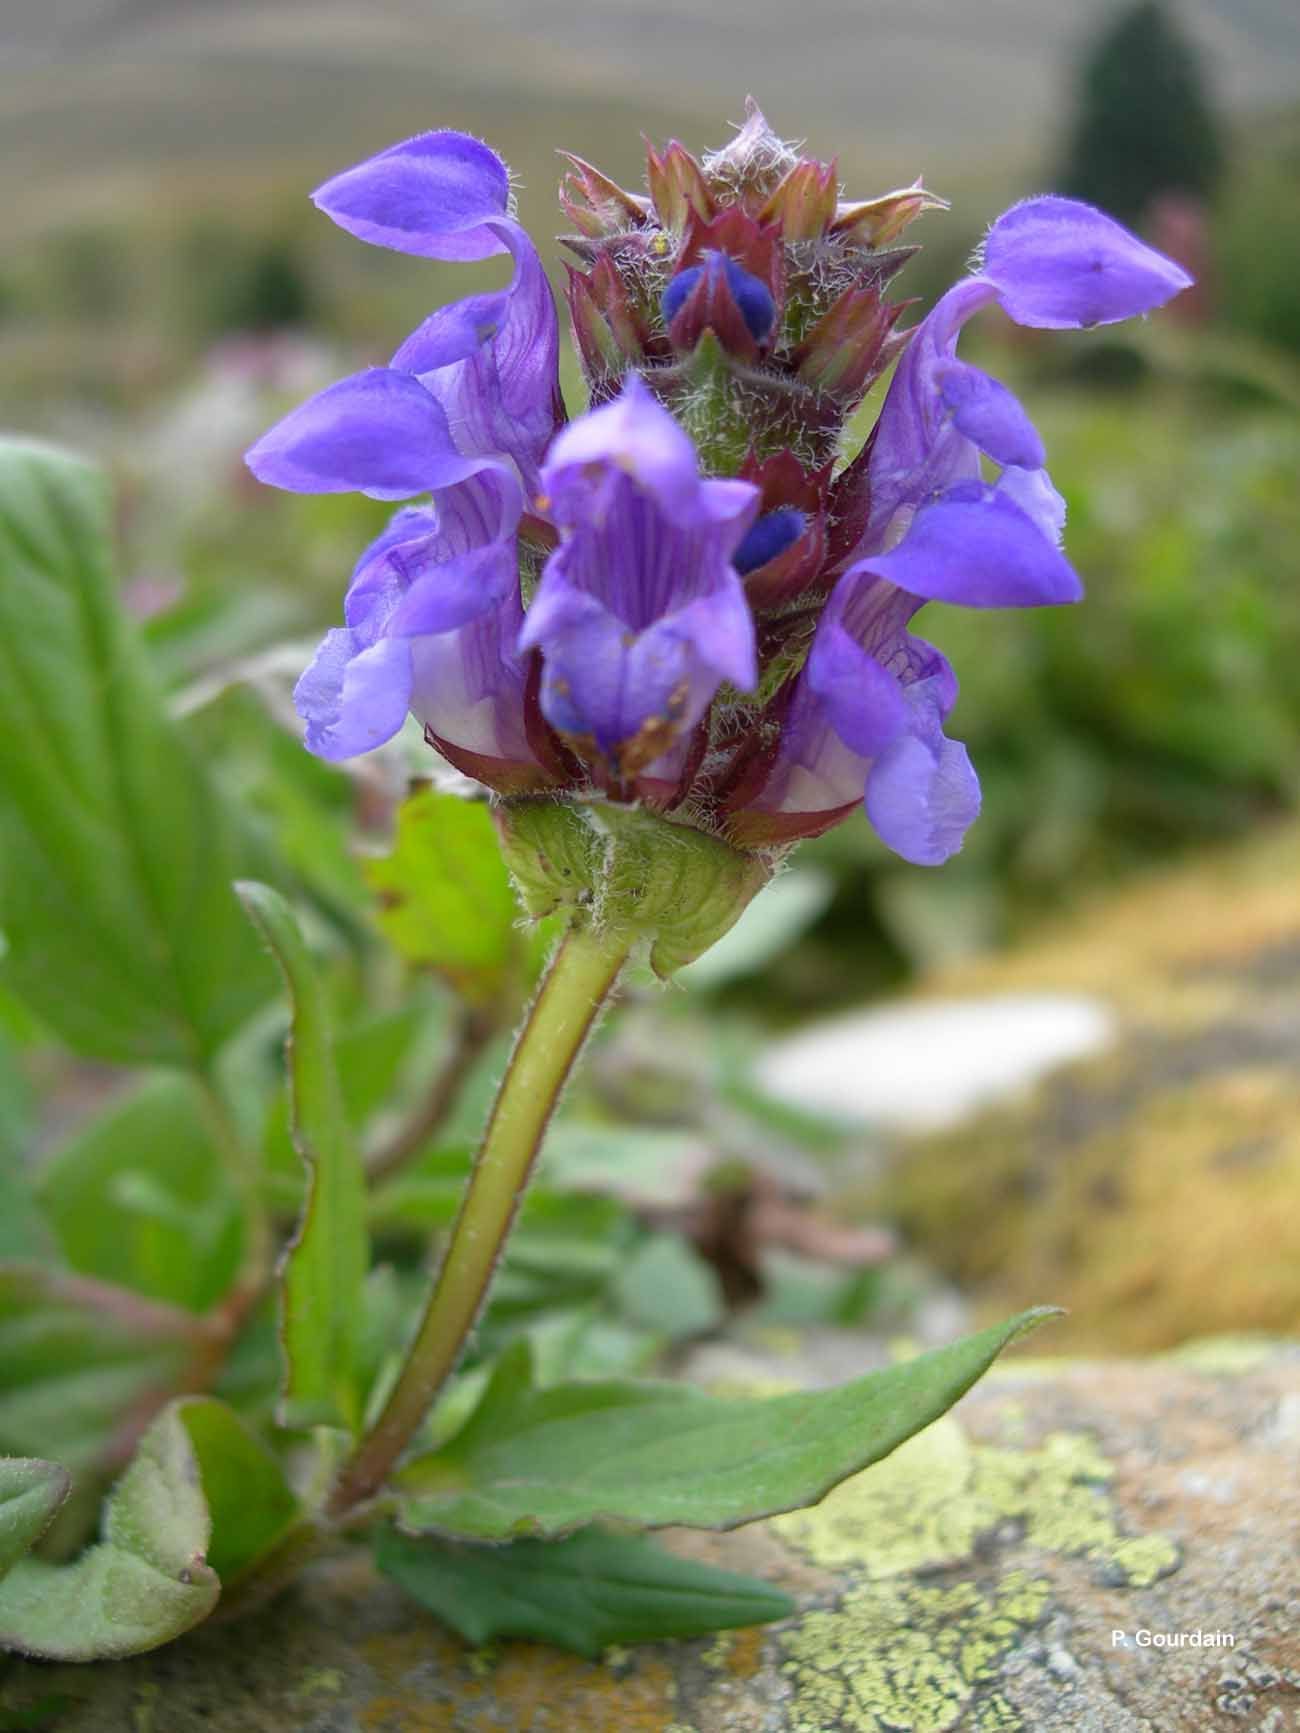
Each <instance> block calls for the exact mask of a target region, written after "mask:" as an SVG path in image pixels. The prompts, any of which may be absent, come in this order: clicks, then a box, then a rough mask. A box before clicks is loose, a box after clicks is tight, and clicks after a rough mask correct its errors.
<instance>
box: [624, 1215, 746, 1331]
mask: <svg viewBox="0 0 1300 1733" xmlns="http://www.w3.org/2000/svg"><path fill="white" fill-rule="evenodd" d="M614 1293H615V1296H616V1297H617V1300H618V1303H619V1307H620V1309H621V1310H622V1312H623V1314H624V1316H625V1317H627V1318H629V1319H630V1320H631V1322H632V1323H634V1324H640V1325H642V1326H643V1327H644V1328H646V1329H652V1330H662V1331H663V1332H664V1333H665V1335H668V1336H671V1337H674V1338H678V1337H682V1336H696V1335H698V1334H699V1333H700V1332H701V1331H702V1330H711V1329H713V1328H714V1327H715V1326H716V1325H718V1324H720V1323H721V1322H722V1319H723V1318H724V1317H725V1315H726V1310H727V1307H726V1301H725V1300H724V1298H723V1294H722V1286H721V1284H720V1282H719V1281H718V1278H717V1276H716V1275H715V1274H714V1272H713V1270H711V1269H710V1268H709V1266H708V1264H706V1263H705V1262H704V1260H703V1258H701V1257H700V1256H699V1254H698V1253H697V1252H696V1251H694V1250H693V1249H692V1247H691V1245H690V1244H689V1242H688V1241H687V1240H686V1239H685V1238H684V1237H683V1236H682V1235H681V1234H667V1233H665V1234H653V1235H652V1236H651V1237H650V1238H649V1239H648V1240H647V1241H646V1243H645V1244H644V1245H643V1246H642V1247H641V1248H640V1250H639V1251H637V1252H636V1253H635V1254H634V1255H633V1256H632V1257H631V1258H629V1259H628V1261H627V1263H626V1264H624V1266H623V1269H622V1271H621V1272H620V1274H619V1277H618V1280H617V1281H616V1283H615V1285H614Z"/></svg>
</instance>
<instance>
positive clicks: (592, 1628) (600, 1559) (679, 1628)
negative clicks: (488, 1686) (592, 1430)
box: [375, 1528, 794, 1661]
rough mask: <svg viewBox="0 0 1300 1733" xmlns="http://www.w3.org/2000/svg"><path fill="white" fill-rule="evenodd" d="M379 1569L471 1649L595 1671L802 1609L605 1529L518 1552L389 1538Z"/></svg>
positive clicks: (382, 1541)
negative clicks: (549, 1650) (623, 1656)
mask: <svg viewBox="0 0 1300 1733" xmlns="http://www.w3.org/2000/svg"><path fill="white" fill-rule="evenodd" d="M375 1561H376V1563H377V1564H378V1566H379V1568H380V1570H381V1571H383V1572H384V1573H385V1574H386V1575H387V1576H390V1577H392V1578H393V1580H394V1581H395V1582H398V1583H400V1584H401V1586H402V1587H403V1588H404V1589H405V1590H406V1592H407V1593H408V1594H409V1595H411V1596H413V1597H414V1599H415V1600H417V1601H419V1603H420V1605H421V1606H423V1607H427V1608H428V1609H429V1611H430V1612H431V1613H434V1614H435V1615H436V1616H437V1617H438V1618H440V1619H441V1620H442V1621H443V1623H444V1624H447V1625H450V1626H451V1628H452V1629H453V1630H454V1631H457V1632H459V1634H460V1635H461V1636H462V1637H464V1638H466V1639H467V1641H469V1642H471V1643H488V1642H491V1641H492V1640H493V1639H494V1638H497V1637H531V1638H533V1639H534V1640H535V1641H537V1642H543V1643H554V1644H556V1645H557V1646H558V1647H559V1648H562V1649H572V1650H574V1651H575V1652H576V1653H577V1654H579V1655H586V1656H587V1657H588V1658H589V1659H590V1660H593V1661H594V1660H597V1659H599V1657H600V1655H601V1653H602V1652H603V1651H604V1650H605V1649H607V1648H608V1647H609V1645H610V1644H611V1643H653V1642H662V1641H664V1640H665V1639H667V1638H669V1637H696V1636H700V1635H702V1634H703V1633H704V1632H706V1631H721V1630H729V1629H732V1628H734V1627H735V1626H737V1625H761V1624H766V1623H768V1622H769V1621H770V1620H772V1619H784V1618H788V1617H789V1616H790V1614H791V1613H792V1612H793V1611H794V1603H793V1602H792V1601H791V1600H790V1599H789V1597H788V1596H786V1595H783V1594H782V1593H781V1592H780V1591H779V1590H777V1589H773V1588H769V1587H768V1585H767V1584H766V1583H759V1582H753V1581H751V1580H750V1578H748V1577H742V1576H735V1575H733V1574H732V1572H731V1571H723V1570H717V1569H715V1568H714V1567H713V1566H712V1565H705V1564H696V1563H695V1562H693V1561H692V1560H689V1559H681V1558H675V1557H674V1556H673V1554H672V1553H668V1552H664V1551H663V1549H662V1548H661V1547H658V1546H656V1545H655V1544H654V1543H653V1541H648V1540H645V1539H643V1538H642V1537H641V1536H640V1535H620V1534H610V1533H608V1532H607V1531H605V1530H602V1529H599V1528H588V1529H583V1530H582V1531H581V1532H580V1533H578V1534H575V1535H570V1536H569V1538H568V1539H567V1540H557V1541H537V1540H520V1541H515V1542H514V1544H513V1545H511V1546H454V1545H451V1544H449V1543H448V1542H445V1541H437V1540H432V1539H430V1538H428V1537H426V1536H420V1537H416V1536H412V1535H405V1534H401V1533H399V1532H398V1531H397V1530H395V1529H391V1528H390V1529H383V1530H381V1531H380V1533H379V1535H378V1536H377V1537H376V1543H375Z"/></svg>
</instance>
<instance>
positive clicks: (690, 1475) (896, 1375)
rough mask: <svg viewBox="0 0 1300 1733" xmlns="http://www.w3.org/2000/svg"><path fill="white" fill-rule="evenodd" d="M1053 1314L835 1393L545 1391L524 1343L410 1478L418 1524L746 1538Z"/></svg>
mask: <svg viewBox="0 0 1300 1733" xmlns="http://www.w3.org/2000/svg"><path fill="white" fill-rule="evenodd" d="M1049 1315H1050V1313H1048V1312H1046V1311H1042V1310H1039V1311H1033V1312H1025V1313H1022V1314H1021V1315H1020V1316H1019V1317H1017V1318H1013V1319H1011V1320H1010V1322H1009V1323H1006V1324H1000V1325H997V1326H995V1327H994V1328H993V1329H990V1330H982V1331H981V1332H980V1333H979V1334H978V1335H975V1336H968V1337H966V1338H965V1339H964V1340H963V1341H960V1342H955V1343H953V1344H952V1345H951V1346H950V1347H947V1348H936V1349H933V1350H932V1351H931V1352H930V1353H928V1354H921V1355H919V1356H918V1357H917V1358H916V1359H914V1360H907V1361H904V1362H903V1363H902V1364H901V1365H898V1366H890V1367H888V1368H887V1369H886V1370H884V1371H882V1372H870V1373H868V1374H867V1375H866V1376H865V1377H863V1378H856V1379H854V1380H853V1381H852V1382H851V1383H849V1384H844V1385H841V1386H840V1387H839V1388H838V1389H833V1390H809V1391H800V1392H798V1393H797V1394H793V1395H788V1396H770V1397H731V1398H723V1397H716V1396H710V1395H708V1394H706V1393H705V1392H704V1391H702V1390H698V1389H695V1388H693V1387H692V1386H690V1385H686V1384H664V1383H660V1384H653V1383H633V1382H624V1381H614V1380H609V1381H602V1382H593V1383H589V1384H560V1385H556V1386H553V1387H552V1388H549V1389H538V1388H537V1386H536V1384H535V1383H534V1381H533V1376H532V1366H531V1358H530V1354H529V1350H528V1347H527V1344H526V1343H522V1342H521V1343H520V1344H518V1346H517V1347H516V1348H513V1349H511V1350H510V1351H508V1352H507V1353H506V1354H505V1355H503V1356H502V1358H501V1361H500V1362H499V1364H498V1367H497V1370H496V1373H495V1375H494V1376H493V1379H492V1382H491V1384H490V1385H489V1386H488V1389H487V1391H486V1393H485V1394H484V1397H483V1400H482V1402H481V1403H480V1404H479V1407H478V1408H477V1410H476V1411H475V1413H474V1414H473V1416H472V1417H471V1419H470V1421H469V1423H468V1425H467V1426H466V1427H465V1428H464V1430H463V1431H462V1432H460V1433H459V1434H458V1435H457V1436H456V1437H455V1438H454V1439H452V1440H451V1442H450V1443H449V1444H447V1445H446V1446H444V1447H443V1449H441V1450H439V1451H436V1452H434V1453H431V1454H430V1455H427V1456H424V1457H421V1458H417V1459H416V1460H415V1461H413V1462H412V1463H410V1464H409V1466H408V1467H407V1468H406V1470H405V1471H404V1472H403V1474H402V1475H401V1476H399V1480H400V1482H401V1484H402V1486H403V1487H404V1489H405V1490H406V1491H407V1492H408V1494H409V1498H408V1501H407V1503H406V1505H405V1507H404V1509H403V1511H402V1514H401V1519H400V1521H401V1526H402V1527H403V1528H404V1529H408V1530H416V1531H419V1530H425V1529H430V1530H435V1531H437V1532H439V1533H441V1534H446V1535H459V1536H465V1537H467V1538H474V1539H479V1540H504V1539H508V1538H511V1537H513V1536H518V1535H558V1534H564V1533H566V1532H567V1531H568V1530H570V1529H573V1528H577V1527H580V1526H582V1525H583V1524H586V1523H590V1522H595V1521H600V1520H609V1521H621V1522H629V1523H635V1524H637V1525H638V1526H640V1527H644V1528H661V1527H665V1526H667V1525H669V1524H672V1523H684V1524H687V1525H689V1526H691V1527H693V1528H734V1527H736V1526H737V1525H738V1524H740V1523H745V1522H753V1521H755V1520H756V1519H757V1518H759V1517H764V1516H772V1515H775V1514H776V1513H777V1512H779V1511H785V1510H797V1509H800V1508H802V1507H803V1506H805V1505H809V1504H815V1503H816V1502H817V1500H818V1499H820V1498H823V1497H824V1496H825V1495H826V1493H828V1492H829V1491H830V1489H831V1488H832V1487H833V1486H836V1485H838V1484H839V1482H840V1481H841V1480H844V1479H845V1478H847V1476H848V1475H850V1474H855V1473H857V1471H858V1470H859V1469H862V1468H865V1467H867V1465H868V1464H869V1463H872V1462H878V1461H879V1460H880V1459H881V1457H883V1456H887V1455H888V1454H889V1452H890V1451H891V1450H894V1449H896V1448H897V1446H898V1445H900V1444H901V1443H902V1442H903V1441H904V1439H906V1438H910V1437H911V1436H912V1435H913V1433H916V1432H919V1431H920V1430H921V1429H922V1427H925V1426H928V1425H929V1424H930V1422H931V1421H932V1420H937V1419H938V1417H939V1416H940V1415H941V1414H943V1413H944V1412H945V1411H946V1410H947V1409H949V1408H950V1407H951V1406H952V1404H953V1403H954V1402H955V1401H956V1400H957V1398H958V1397H959V1396H961V1395H962V1394H963V1393H964V1392H965V1391H966V1390H968V1389H969V1388H970V1386H971V1385H972V1384H973V1383H974V1382H975V1380H976V1379H977V1378H978V1377H979V1376H980V1375H981V1374H982V1373H983V1372H985V1371H986V1370H987V1369H988V1367H989V1366H990V1365H991V1364H992V1362H993V1360H994V1359H995V1358H996V1357H997V1355H998V1353H999V1352H1000V1351H1001V1350H1002V1349H1003V1348H1004V1347H1005V1346H1006V1345H1007V1343H1008V1342H1011V1341H1013V1340H1014V1339H1015V1338H1016V1337H1017V1336H1019V1335H1021V1334H1022V1333H1023V1332H1024V1331H1025V1330H1027V1329H1030V1328H1032V1327H1033V1326H1034V1325H1035V1324H1036V1323H1038V1322H1039V1321H1040V1320H1041V1319H1042V1318H1044V1317H1046V1316H1049Z"/></svg>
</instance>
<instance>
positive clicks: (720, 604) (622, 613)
mask: <svg viewBox="0 0 1300 1733" xmlns="http://www.w3.org/2000/svg"><path fill="white" fill-rule="evenodd" d="M542 484H543V487H544V489H545V501H546V507H547V510H548V511H549V513H550V516H551V518H552V519H553V521H554V522H555V523H556V524H557V525H558V527H559V530H560V535H561V540H560V546H559V547H558V548H557V550H556V551H555V553H553V554H552V555H551V557H550V559H549V561H548V562H547V565H546V569H545V571H544V573H543V575H542V581H541V584H540V586H539V588H538V591H537V594H536V596H535V597H534V599H533V602H532V605H531V607H530V608H529V610H528V614H527V617H526V620H525V623H524V630H523V634H522V636H521V638H520V643H521V646H523V647H524V648H527V649H533V648H536V649H539V650H541V652H542V655H543V675H542V691H541V704H542V711H543V713H544V714H545V716H546V718H547V720H548V721H549V722H550V724H551V725H552V727H554V728H556V729H557V730H559V732H560V733H562V734H565V735H568V736H571V737H573V738H574V740H575V741H577V742H580V743H585V742H587V741H590V742H592V743H593V744H594V747H595V749H596V751H597V752H598V753H599V754H600V755H601V756H602V757H603V758H605V759H606V760H607V761H608V762H609V764H610V765H611V767H612V768H613V770H614V773H615V776H616V778H618V779H622V778H625V777H628V776H631V775H634V774H635V773H636V772H638V771H640V770H641V769H643V768H645V767H646V766H648V765H652V764H653V763H654V761H655V760H656V759H658V758H660V757H661V756H662V755H663V754H664V753H665V752H666V751H667V750H668V749H669V748H670V747H671V746H672V745H673V744H674V742H675V741H677V740H678V739H679V738H680V737H681V736H682V735H683V734H685V733H686V732H687V731H689V730H690V729H692V728H694V726H695V725H696V723H697V722H698V721H699V720H700V718H701V717H702V716H703V714H704V712H705V710H706V709H707V708H708V705H709V703H710V701H711V700H712V698H713V695H714V693H715V692H716V691H717V689H718V687H719V686H720V685H721V683H722V682H723V681H724V680H729V681H731V682H732V684H733V685H735V686H738V687H740V688H742V689H748V688H750V687H752V686H753V685H754V684H755V682H756V680H757V664H756V660H755V645H754V622H753V617H752V615H751V614H750V611H749V605H748V603H747V602H746V600H745V592H744V589H743V588H742V586H741V582H740V578H739V576H738V575H737V573H736V570H735V567H734V566H733V565H732V563H731V555H732V553H733V552H734V550H735V548H736V545H737V543H738V542H739V541H740V540H741V538H742V537H743V536H744V533H745V531H746V530H747V529H748V527H749V525H750V523H751V522H752V521H753V518H754V515H755V512H756V511H757V508H758V490H757V489H756V488H754V487H752V486H751V485H750V484H749V483H748V482H743V481H705V480H702V479H701V477H700V473H699V468H698V464H697V460H696V455H695V448H694V447H693V445H692V444H691V441H690V439H689V438H688V437H687V435H686V434H685V432H684V431H683V430H682V428H681V427H680V426H679V425H678V423H677V422H676V421H675V420H674V419H673V417H672V416H671V415H669V413H668V412H667V410H666V409H663V408H661V406H660V405H659V404H658V403H656V401H655V400H654V398H653V397H652V396H651V394H650V392H649V391H648V390H647V389H646V387H645V386H644V385H643V384H642V383H641V381H640V380H639V379H638V378H637V377H636V375H635V374H633V375H630V376H629V378H628V382H627V384H626V385H625V387H624V389H623V392H622V394H621V396H620V397H619V398H618V399H617V400H616V401H615V402H613V403H610V404H608V405H607V406H606V407H605V408H603V409H597V410H595V411H593V412H592V413H591V414H589V415H586V416H584V417H583V418H582V420H580V421H577V422H574V423H573V424H572V425H571V426H569V427H567V428H565V430H564V431H563V432H562V433H561V434H560V435H559V436H558V437H557V439H556V440H555V443H554V445H553V446H552V448H551V453H550V456H549V458H548V459H547V463H546V467H545V469H544V471H543V475H542Z"/></svg>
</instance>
